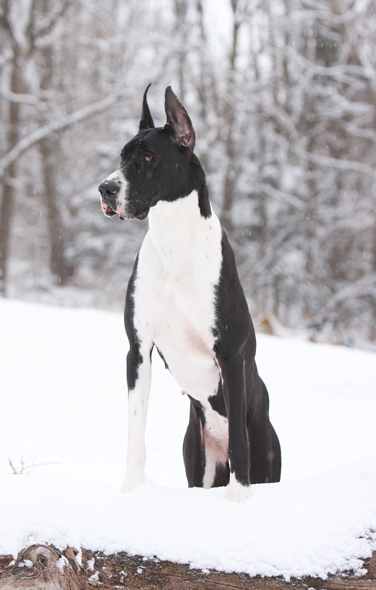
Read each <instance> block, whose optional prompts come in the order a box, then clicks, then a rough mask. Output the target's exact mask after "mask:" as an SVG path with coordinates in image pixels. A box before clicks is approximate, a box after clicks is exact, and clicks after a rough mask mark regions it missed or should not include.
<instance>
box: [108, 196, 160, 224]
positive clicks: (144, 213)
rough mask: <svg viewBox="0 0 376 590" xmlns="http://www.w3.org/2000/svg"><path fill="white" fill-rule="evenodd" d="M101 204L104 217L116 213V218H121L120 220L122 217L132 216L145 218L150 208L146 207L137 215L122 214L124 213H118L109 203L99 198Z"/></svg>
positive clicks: (131, 217) (129, 217)
mask: <svg viewBox="0 0 376 590" xmlns="http://www.w3.org/2000/svg"><path fill="white" fill-rule="evenodd" d="M101 205H102V211H103V213H104V215H105V216H106V217H113V216H114V215H117V216H118V218H119V219H121V220H122V221H124V219H133V218H136V219H139V220H143V219H146V217H147V216H148V213H149V209H150V208H149V207H147V208H146V210H145V211H142V212H141V213H139V214H138V215H135V214H134V215H132V214H128V215H125V216H124V215H121V214H120V213H118V212H117V211H116V210H115V209H113V208H112V207H111V205H109V204H108V203H106V202H105V201H104V200H103V199H101Z"/></svg>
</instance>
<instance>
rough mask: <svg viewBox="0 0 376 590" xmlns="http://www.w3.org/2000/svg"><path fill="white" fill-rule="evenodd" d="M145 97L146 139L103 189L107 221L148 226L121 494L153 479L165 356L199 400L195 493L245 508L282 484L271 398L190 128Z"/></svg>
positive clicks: (188, 438)
mask: <svg viewBox="0 0 376 590" xmlns="http://www.w3.org/2000/svg"><path fill="white" fill-rule="evenodd" d="M148 88H149V87H148ZM148 88H147V89H146V91H145V94H144V99H143V107H142V116H141V122H140V128H139V131H138V133H137V135H136V136H135V137H134V138H133V139H132V140H131V141H130V142H129V143H127V144H126V145H125V147H124V148H123V150H122V153H121V164H120V168H119V170H117V171H116V172H114V173H113V174H111V175H110V176H109V177H108V178H107V179H106V180H104V181H103V182H102V183H101V184H100V185H99V192H100V194H101V203H102V210H103V212H104V214H105V215H106V216H113V215H115V214H117V215H118V217H120V218H121V219H133V218H138V219H144V218H145V217H146V216H148V217H149V231H148V233H147V234H146V237H145V239H144V242H143V244H142V246H141V249H140V252H139V255H138V257H137V259H136V262H135V265H134V270H133V274H132V276H131V278H130V280H129V284H128V291H127V297H126V305H125V327H126V332H127V335H128V339H129V346H130V348H129V353H128V357H127V381H128V395H129V401H128V407H129V410H128V419H129V427H128V449H127V470H126V476H125V480H124V484H123V486H122V490H123V491H125V492H127V491H131V490H133V489H134V488H135V487H136V486H137V485H138V484H141V483H142V482H143V481H144V466H145V460H146V449H145V424H146V415H147V408H148V401H149V391H150V381H151V352H152V350H153V348H154V347H156V348H157V350H158V352H159V354H160V355H161V357H162V359H163V360H164V362H165V364H166V367H168V369H169V370H170V372H171V374H172V375H173V377H174V378H175V379H176V381H177V382H178V384H179V385H180V387H181V388H182V390H183V391H184V392H186V393H187V394H188V396H189V398H190V418H189V424H188V428H187V432H186V435H185V439H184V445H183V455H184V462H185V469H186V474H187V479H188V484H189V486H190V487H193V486H198V487H205V488H210V487H213V486H226V485H227V484H228V483H229V489H228V498H229V499H231V500H237V501H245V500H246V499H247V498H248V496H249V495H250V484H251V483H264V482H276V481H279V478H280V470H281V451H280V445H279V441H278V438H277V435H276V433H275V431H274V429H273V426H272V425H271V423H270V420H269V397H268V393H267V390H266V387H265V385H264V383H263V381H262V380H261V379H260V377H259V375H258V372H257V368H256V363H255V360H254V357H255V350H256V341H255V333H254V328H253V324H252V320H251V317H250V314H249V311H248V307H247V303H246V300H245V297H244V293H243V289H242V287H241V284H240V281H239V278H238V274H237V270H236V265H235V259H234V254H233V251H232V248H231V246H230V244H229V242H228V240H227V236H226V234H225V232H224V231H223V229H222V228H221V225H220V222H219V220H218V217H217V216H216V215H215V213H214V212H213V211H212V208H211V205H210V201H209V196H208V190H207V187H206V182H205V173H204V171H203V169H202V167H201V164H200V162H199V160H198V158H197V157H196V156H195V155H194V153H193V148H194V145H195V134H194V130H193V127H192V123H191V121H190V118H189V116H188V114H187V112H186V111H185V109H184V107H183V106H182V105H181V104H180V102H179V101H178V99H177V98H176V96H175V94H174V93H173V91H172V90H171V88H170V87H169V88H167V89H166V96H165V110H166V115H167V123H166V125H165V126H164V127H159V128H155V126H154V122H153V119H152V117H151V114H150V110H149V107H148V104H147V99H146V95H147V91H148ZM166 411H167V410H166ZM171 419H173V417H171Z"/></svg>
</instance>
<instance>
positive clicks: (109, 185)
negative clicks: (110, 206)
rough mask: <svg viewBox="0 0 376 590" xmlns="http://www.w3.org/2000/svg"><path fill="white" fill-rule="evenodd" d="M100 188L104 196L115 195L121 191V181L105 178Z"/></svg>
mask: <svg viewBox="0 0 376 590" xmlns="http://www.w3.org/2000/svg"><path fill="white" fill-rule="evenodd" d="M98 190H99V192H100V194H101V195H102V197H103V198H105V197H114V196H115V195H117V194H118V192H119V191H120V182H119V181H117V180H104V181H103V182H101V183H100V185H99V186H98Z"/></svg>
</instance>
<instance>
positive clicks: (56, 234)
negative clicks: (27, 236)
mask: <svg viewBox="0 0 376 590" xmlns="http://www.w3.org/2000/svg"><path fill="white" fill-rule="evenodd" d="M39 146H40V153H41V156H42V166H43V176H44V199H45V203H46V207H47V224H48V236H49V245H50V271H51V272H52V274H54V275H55V276H56V277H57V279H58V283H59V285H60V286H64V285H65V284H66V282H67V279H68V278H69V277H70V276H71V275H72V269H71V268H70V267H69V266H68V264H67V262H66V260H65V238H64V227H63V223H62V219H61V213H60V208H59V205H58V190H57V186H56V177H55V158H56V152H57V149H56V137H47V138H45V139H42V141H41V142H40V144H39Z"/></svg>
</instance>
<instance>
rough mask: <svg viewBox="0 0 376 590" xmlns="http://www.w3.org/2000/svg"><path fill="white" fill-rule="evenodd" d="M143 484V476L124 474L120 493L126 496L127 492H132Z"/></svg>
mask: <svg viewBox="0 0 376 590" xmlns="http://www.w3.org/2000/svg"><path fill="white" fill-rule="evenodd" d="M143 483H144V474H143V473H142V474H135V473H133V474H128V473H127V474H126V476H125V479H124V481H123V484H122V486H121V488H120V491H121V492H122V493H123V494H128V493H129V492H133V490H135V489H136V488H137V487H138V486H140V485H142V484H143Z"/></svg>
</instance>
